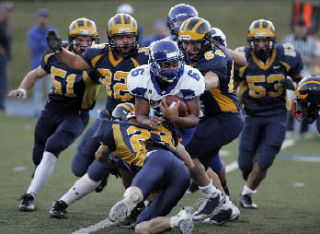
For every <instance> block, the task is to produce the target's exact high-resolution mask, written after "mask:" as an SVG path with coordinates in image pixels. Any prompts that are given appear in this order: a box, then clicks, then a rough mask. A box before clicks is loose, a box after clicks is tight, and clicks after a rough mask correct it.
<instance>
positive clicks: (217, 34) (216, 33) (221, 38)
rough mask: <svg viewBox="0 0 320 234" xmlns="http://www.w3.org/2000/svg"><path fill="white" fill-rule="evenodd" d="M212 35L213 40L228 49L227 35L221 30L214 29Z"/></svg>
mask: <svg viewBox="0 0 320 234" xmlns="http://www.w3.org/2000/svg"><path fill="white" fill-rule="evenodd" d="M211 34H212V35H211V36H212V39H213V40H216V41H218V42H219V43H220V44H221V45H223V46H224V47H227V38H226V35H225V34H224V33H223V32H222V30H221V29H220V28H216V27H213V28H212V29H211Z"/></svg>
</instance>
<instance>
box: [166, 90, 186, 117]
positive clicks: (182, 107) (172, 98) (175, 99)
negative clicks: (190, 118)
mask: <svg viewBox="0 0 320 234" xmlns="http://www.w3.org/2000/svg"><path fill="white" fill-rule="evenodd" d="M164 98H165V100H166V103H167V105H168V106H169V107H170V106H171V105H174V104H173V103H176V104H179V116H180V117H185V116H187V114H188V107H187V104H186V103H185V102H184V100H183V98H181V97H179V96H177V95H168V96H165V97H164Z"/></svg>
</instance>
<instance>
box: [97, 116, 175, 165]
mask: <svg viewBox="0 0 320 234" xmlns="http://www.w3.org/2000/svg"><path fill="white" fill-rule="evenodd" d="M94 137H95V139H96V140H97V141H98V142H100V143H101V144H103V145H106V146H108V148H109V149H110V151H112V152H113V153H114V155H115V156H116V157H118V158H120V159H121V160H123V161H125V162H127V163H129V164H131V165H135V166H143V163H144V160H145V159H146V157H147V152H148V151H150V148H148V147H151V149H152V147H154V149H155V148H164V149H166V150H169V151H172V152H174V153H176V152H175V148H176V145H177V141H176V140H175V138H173V137H172V133H171V131H169V130H168V129H167V128H165V127H163V126H159V127H158V128H157V129H155V130H151V129H147V128H145V127H144V126H141V125H136V124H132V123H128V122H120V121H117V122H112V121H110V120H107V119H104V120H102V121H101V123H100V126H99V127H98V129H97V131H96V133H95V135H94Z"/></svg>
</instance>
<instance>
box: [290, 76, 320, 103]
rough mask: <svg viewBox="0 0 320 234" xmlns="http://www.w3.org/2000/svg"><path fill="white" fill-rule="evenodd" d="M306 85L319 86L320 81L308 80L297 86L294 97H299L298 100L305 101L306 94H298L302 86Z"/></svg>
mask: <svg viewBox="0 0 320 234" xmlns="http://www.w3.org/2000/svg"><path fill="white" fill-rule="evenodd" d="M307 84H318V85H320V81H316V80H310V81H307V82H303V83H302V84H300V85H299V86H298V88H297V90H296V96H297V97H299V98H300V99H306V98H307V96H308V93H306V94H302V93H300V89H301V88H302V87H303V86H305V85H307Z"/></svg>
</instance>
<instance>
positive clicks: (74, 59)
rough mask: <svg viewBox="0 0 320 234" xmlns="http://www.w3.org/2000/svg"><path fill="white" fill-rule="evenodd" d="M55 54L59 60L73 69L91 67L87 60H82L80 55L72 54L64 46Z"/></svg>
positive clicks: (87, 68)
mask: <svg viewBox="0 0 320 234" xmlns="http://www.w3.org/2000/svg"><path fill="white" fill-rule="evenodd" d="M56 56H57V58H58V59H59V61H60V62H62V63H63V64H65V65H66V66H67V67H69V68H71V69H73V70H80V71H84V70H89V69H91V67H90V65H89V64H88V63H87V61H86V60H84V59H83V58H82V57H81V56H80V55H77V54H74V53H72V52H70V51H68V50H66V49H65V48H61V51H60V52H59V53H56Z"/></svg>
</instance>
